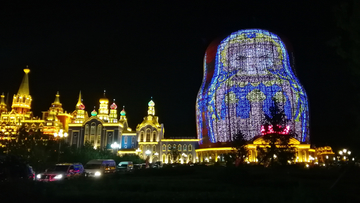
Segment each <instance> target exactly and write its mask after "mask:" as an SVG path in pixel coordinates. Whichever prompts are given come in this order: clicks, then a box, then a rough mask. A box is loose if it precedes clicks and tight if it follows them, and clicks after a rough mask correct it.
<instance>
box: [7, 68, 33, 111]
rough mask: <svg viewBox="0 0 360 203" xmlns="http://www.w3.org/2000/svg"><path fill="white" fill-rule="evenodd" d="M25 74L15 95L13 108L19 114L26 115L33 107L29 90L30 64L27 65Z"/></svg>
mask: <svg viewBox="0 0 360 203" xmlns="http://www.w3.org/2000/svg"><path fill="white" fill-rule="evenodd" d="M24 72H25V75H24V78H23V80H22V82H21V85H20V88H19V91H18V93H17V94H16V95H14V97H13V103H12V106H11V108H12V109H13V110H15V112H16V113H18V114H23V115H25V114H26V113H27V112H29V111H30V109H31V100H32V99H31V96H30V91H29V77H28V74H29V72H30V69H28V66H26V69H24Z"/></svg>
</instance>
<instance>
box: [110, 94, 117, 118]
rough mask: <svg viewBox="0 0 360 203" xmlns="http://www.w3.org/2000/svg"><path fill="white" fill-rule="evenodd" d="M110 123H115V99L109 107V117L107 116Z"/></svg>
mask: <svg viewBox="0 0 360 203" xmlns="http://www.w3.org/2000/svg"><path fill="white" fill-rule="evenodd" d="M109 119H110V123H117V122H118V119H117V105H116V104H115V99H114V101H113V103H112V104H111V105H110V115H109Z"/></svg>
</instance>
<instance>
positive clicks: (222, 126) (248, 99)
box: [196, 29, 310, 144]
mask: <svg viewBox="0 0 360 203" xmlns="http://www.w3.org/2000/svg"><path fill="white" fill-rule="evenodd" d="M275 103H277V104H278V106H279V108H281V109H282V110H284V112H285V116H286V119H287V121H286V126H287V132H288V131H293V132H294V133H295V134H296V136H297V137H295V138H296V139H298V140H299V141H301V142H304V143H309V141H310V139H309V109H308V101H307V95H306V92H305V90H304V88H303V87H302V85H301V84H300V82H299V80H298V79H297V78H296V76H295V74H294V71H293V69H292V68H291V66H290V60H289V54H288V52H287V50H286V48H285V44H284V43H283V42H282V41H281V39H280V38H279V37H278V36H277V35H275V34H274V33H271V32H269V31H267V30H261V29H248V30H240V31H237V32H234V33H232V34H231V35H230V36H228V37H226V38H225V39H223V40H222V41H221V40H217V41H214V42H212V43H211V44H210V45H209V47H208V49H207V50H206V53H205V57H204V77H203V82H202V84H201V87H200V90H199V93H198V95H197V99H196V121H197V134H198V138H199V139H200V144H208V143H216V142H229V141H231V140H233V136H234V135H235V134H236V133H238V132H242V133H243V134H245V136H246V139H247V140H252V139H253V138H254V137H257V136H261V135H262V134H263V133H262V131H261V130H262V125H263V120H264V118H265V114H266V115H268V116H270V117H271V115H270V111H269V109H270V107H272V106H274V105H275Z"/></svg>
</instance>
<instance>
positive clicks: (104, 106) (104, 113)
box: [97, 90, 109, 122]
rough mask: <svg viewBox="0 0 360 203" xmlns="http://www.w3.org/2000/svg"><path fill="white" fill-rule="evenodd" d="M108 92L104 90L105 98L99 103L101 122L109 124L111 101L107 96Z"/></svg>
mask: <svg viewBox="0 0 360 203" xmlns="http://www.w3.org/2000/svg"><path fill="white" fill-rule="evenodd" d="M105 92H106V90H104V96H103V97H102V98H100V100H99V102H100V105H99V114H98V115H97V117H99V118H100V119H101V120H103V121H105V122H108V121H109V99H108V98H106V96H105Z"/></svg>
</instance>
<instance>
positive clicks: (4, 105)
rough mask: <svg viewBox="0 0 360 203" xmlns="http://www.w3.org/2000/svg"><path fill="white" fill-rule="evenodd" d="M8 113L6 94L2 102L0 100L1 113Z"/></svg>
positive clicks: (2, 96)
mask: <svg viewBox="0 0 360 203" xmlns="http://www.w3.org/2000/svg"><path fill="white" fill-rule="evenodd" d="M6 112H7V106H6V103H5V95H4V92H3V93H2V95H1V100H0V113H6Z"/></svg>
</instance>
